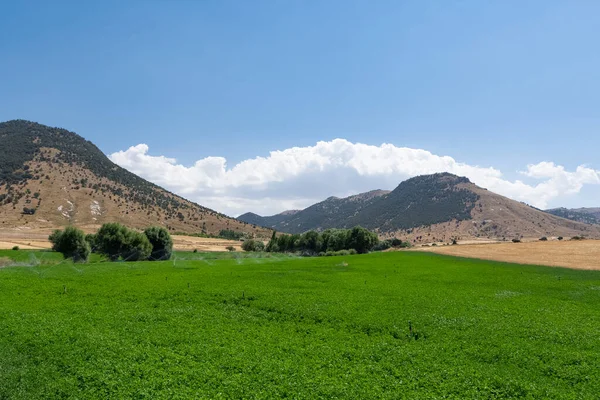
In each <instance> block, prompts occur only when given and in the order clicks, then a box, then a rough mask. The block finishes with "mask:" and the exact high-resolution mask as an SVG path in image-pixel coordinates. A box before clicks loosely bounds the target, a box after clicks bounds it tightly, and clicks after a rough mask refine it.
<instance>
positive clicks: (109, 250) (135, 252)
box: [96, 222, 152, 261]
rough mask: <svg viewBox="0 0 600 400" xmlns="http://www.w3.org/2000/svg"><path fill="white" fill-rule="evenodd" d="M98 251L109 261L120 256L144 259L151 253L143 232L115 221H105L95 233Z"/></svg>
mask: <svg viewBox="0 0 600 400" xmlns="http://www.w3.org/2000/svg"><path fill="white" fill-rule="evenodd" d="M96 246H97V248H98V253H101V254H104V255H105V256H107V257H108V258H109V259H110V260H111V261H116V260H118V259H119V258H122V259H123V260H124V261H141V260H146V259H148V257H150V254H151V253H152V244H151V243H150V241H149V240H148V238H147V237H146V235H144V234H143V233H139V232H136V231H134V230H131V229H128V228H127V227H126V226H124V225H121V224H119V223H116V222H112V223H107V224H104V225H102V226H101V227H100V229H99V230H98V232H97V233H96Z"/></svg>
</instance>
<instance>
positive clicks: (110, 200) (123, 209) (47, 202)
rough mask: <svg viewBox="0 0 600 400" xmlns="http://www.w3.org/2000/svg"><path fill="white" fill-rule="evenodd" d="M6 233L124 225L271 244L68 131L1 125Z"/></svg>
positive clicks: (258, 231)
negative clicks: (224, 233)
mask: <svg viewBox="0 0 600 400" xmlns="http://www.w3.org/2000/svg"><path fill="white" fill-rule="evenodd" d="M0 143H2V145H1V146H0V221H1V227H2V228H10V227H26V228H54V227H61V226H65V225H67V224H74V225H77V226H82V227H88V226H89V227H93V226H98V225H99V224H101V223H104V222H121V223H124V224H126V225H128V226H130V227H135V228H143V227H146V226H149V225H162V226H166V227H168V228H169V229H170V230H171V231H172V232H176V231H178V232H189V233H201V232H204V233H207V234H218V233H219V232H220V231H221V230H222V229H231V230H237V231H243V232H247V233H251V234H255V235H259V236H269V235H270V231H269V230H268V229H263V228H257V227H253V226H252V225H250V224H248V223H245V222H241V221H238V220H236V219H234V218H229V217H227V216H225V215H223V214H220V213H218V212H216V211H213V210H211V209H209V208H206V207H203V206H201V205H198V204H196V203H193V202H191V201H188V200H186V199H184V198H182V197H180V196H177V195H175V194H173V193H171V192H169V191H167V190H165V189H163V188H161V187H159V186H157V185H155V184H153V183H151V182H148V181H146V180H145V179H142V178H140V177H139V176H137V175H135V174H133V173H131V172H129V171H127V170H125V169H123V168H121V167H119V166H118V165H116V164H114V163H113V162H112V161H110V160H109V159H108V157H106V156H105V155H104V154H103V153H102V152H101V151H100V150H99V149H98V148H97V147H96V146H95V145H94V144H93V143H92V142H90V141H87V140H85V139H84V138H82V137H81V136H79V135H77V134H76V133H73V132H69V131H67V130H65V129H62V128H52V127H49V126H45V125H41V124H38V123H35V122H30V121H25V120H13V121H8V122H3V123H0Z"/></svg>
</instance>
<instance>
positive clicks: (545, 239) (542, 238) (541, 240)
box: [540, 236, 548, 242]
mask: <svg viewBox="0 0 600 400" xmlns="http://www.w3.org/2000/svg"><path fill="white" fill-rule="evenodd" d="M547 241H548V238H547V237H546V236H542V237H541V238H540V242H547Z"/></svg>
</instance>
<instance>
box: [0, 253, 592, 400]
mask: <svg viewBox="0 0 600 400" xmlns="http://www.w3.org/2000/svg"><path fill="white" fill-rule="evenodd" d="M8 259H12V260H14V262H10V263H9V262H8V261H7V260H8ZM0 260H4V265H5V266H4V267H3V268H0V399H35V398H82V399H83V398H85V399H88V398H101V399H108V398H111V399H115V398H135V399H159V398H165V399H177V398H181V399H186V398H232V399H241V398H248V399H254V398H261V399H263V398H286V397H287V398H299V399H313V398H327V399H334V398H339V399H342V398H343V399H348V398H357V399H374V398H407V399H417V398H420V399H424V398H427V399H435V398H440V399H441V398H444V399H446V398H453V399H465V398H472V399H491V398H498V399H500V398H502V399H504V398H530V399H534V398H565V399H588V398H589V399H595V398H598V397H597V396H598V393H600V272H594V271H575V270H568V269H559V268H548V267H535V266H520V265H514V264H503V263H497V262H490V261H479V260H469V259H460V258H451V257H447V256H441V255H436V254H426V253H417V252H392V253H374V254H368V255H355V256H345V257H321V258H294V257H286V256H280V255H271V256H270V257H267V256H265V255H257V254H254V255H252V254H238V253H228V254H225V253H211V254H208V253H176V254H175V257H174V259H173V260H171V261H163V262H138V263H105V262H101V260H100V259H98V258H93V259H92V261H91V262H90V263H89V264H72V263H70V262H62V259H61V256H60V255H59V254H55V253H51V252H32V251H11V250H7V251H0ZM7 264H8V265H10V264H14V265H15V266H7Z"/></svg>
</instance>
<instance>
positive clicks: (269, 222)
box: [237, 210, 300, 227]
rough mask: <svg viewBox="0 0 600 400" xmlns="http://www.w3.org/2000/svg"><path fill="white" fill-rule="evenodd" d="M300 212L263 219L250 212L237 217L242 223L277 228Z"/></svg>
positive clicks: (284, 213) (290, 211)
mask: <svg viewBox="0 0 600 400" xmlns="http://www.w3.org/2000/svg"><path fill="white" fill-rule="evenodd" d="M299 211H300V210H288V211H284V212H282V213H279V214H276V215H272V216H270V217H261V216H260V215H258V214H254V213H251V212H248V213H246V214H242V215H240V216H239V217H237V219H239V220H240V221H244V222H246V223H248V224H253V225H259V226H267V227H268V226H275V225H277V224H278V223H280V222H282V221H285V220H286V219H288V218H289V217H290V216H292V215H294V214H296V213H297V212H299Z"/></svg>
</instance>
